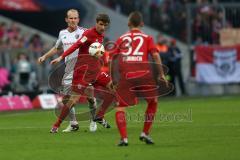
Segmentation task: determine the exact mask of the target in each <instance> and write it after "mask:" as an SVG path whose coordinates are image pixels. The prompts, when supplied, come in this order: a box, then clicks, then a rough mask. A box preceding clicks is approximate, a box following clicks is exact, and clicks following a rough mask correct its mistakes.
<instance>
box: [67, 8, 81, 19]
mask: <svg viewBox="0 0 240 160" xmlns="http://www.w3.org/2000/svg"><path fill="white" fill-rule="evenodd" d="M70 12H76V13H77V14H78V17H79V12H78V10H76V9H69V10H68V11H67V13H66V18H68V14H69V13H70Z"/></svg>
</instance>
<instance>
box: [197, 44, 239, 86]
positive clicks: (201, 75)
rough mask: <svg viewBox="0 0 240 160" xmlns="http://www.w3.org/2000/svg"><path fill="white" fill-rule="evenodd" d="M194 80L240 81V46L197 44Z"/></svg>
mask: <svg viewBox="0 0 240 160" xmlns="http://www.w3.org/2000/svg"><path fill="white" fill-rule="evenodd" d="M195 53H196V62H197V64H196V80H197V82H200V83H209V84H226V83H239V82H240V46H239V45H236V46H232V47H221V46H197V47H195Z"/></svg>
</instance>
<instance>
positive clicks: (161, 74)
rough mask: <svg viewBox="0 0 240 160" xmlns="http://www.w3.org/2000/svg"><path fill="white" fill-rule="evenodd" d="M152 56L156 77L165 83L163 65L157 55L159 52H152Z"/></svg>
mask: <svg viewBox="0 0 240 160" xmlns="http://www.w3.org/2000/svg"><path fill="white" fill-rule="evenodd" d="M152 57H153V60H154V62H155V63H156V64H157V71H158V77H157V79H158V80H164V81H165V82H166V84H167V80H166V78H165V76H164V71H163V67H162V60H161V57H160V56H159V53H158V52H154V53H153V54H152Z"/></svg>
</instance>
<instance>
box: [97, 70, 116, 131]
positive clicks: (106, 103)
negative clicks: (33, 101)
mask: <svg viewBox="0 0 240 160" xmlns="http://www.w3.org/2000/svg"><path fill="white" fill-rule="evenodd" d="M111 84H112V81H111V79H110V77H109V75H108V74H107V73H105V72H101V74H100V75H99V76H98V78H97V80H96V82H95V83H94V87H95V88H97V89H96V91H97V92H99V95H100V98H101V99H102V100H103V103H102V104H101V106H100V107H99V109H98V111H97V113H96V115H95V118H94V121H95V122H98V123H99V124H101V125H102V126H103V127H105V128H111V126H110V125H109V123H108V122H107V121H106V120H105V119H104V115H105V113H106V111H107V109H108V108H109V107H110V106H111V104H112V102H113V101H114V98H115V95H114V94H113V93H112V91H110V88H109V87H110V86H112V85H111ZM99 87H102V88H99Z"/></svg>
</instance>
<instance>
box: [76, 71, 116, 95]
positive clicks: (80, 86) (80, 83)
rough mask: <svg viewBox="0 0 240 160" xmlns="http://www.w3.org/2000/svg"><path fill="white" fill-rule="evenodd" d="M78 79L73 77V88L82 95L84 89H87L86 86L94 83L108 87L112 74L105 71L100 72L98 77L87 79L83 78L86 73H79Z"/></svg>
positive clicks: (96, 85)
mask: <svg viewBox="0 0 240 160" xmlns="http://www.w3.org/2000/svg"><path fill="white" fill-rule="evenodd" d="M78 76H79V77H78V79H77V80H74V79H73V85H72V90H73V91H74V92H77V93H79V94H81V95H83V94H84V90H85V89H86V87H88V86H89V85H93V86H94V87H98V86H101V87H105V88H106V87H107V85H108V83H110V82H111V78H110V76H109V75H108V74H107V73H105V72H100V74H99V75H98V76H97V77H96V79H92V80H89V79H88V81H85V80H84V79H83V77H84V75H83V74H78Z"/></svg>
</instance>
